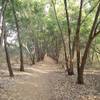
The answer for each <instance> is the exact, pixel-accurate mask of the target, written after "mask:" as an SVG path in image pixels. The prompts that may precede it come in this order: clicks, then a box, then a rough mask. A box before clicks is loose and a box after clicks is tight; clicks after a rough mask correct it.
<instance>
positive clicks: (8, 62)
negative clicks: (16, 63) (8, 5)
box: [4, 29, 14, 77]
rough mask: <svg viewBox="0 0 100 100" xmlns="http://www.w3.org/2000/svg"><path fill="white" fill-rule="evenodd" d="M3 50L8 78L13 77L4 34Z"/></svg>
mask: <svg viewBox="0 0 100 100" xmlns="http://www.w3.org/2000/svg"><path fill="white" fill-rule="evenodd" d="M4 30H5V29H4ZM4 48H5V53H6V61H7V65H8V70H9V75H10V77H13V76H14V74H13V71H12V68H11V62H10V56H9V53H8V49H7V41H6V32H5V33H4Z"/></svg>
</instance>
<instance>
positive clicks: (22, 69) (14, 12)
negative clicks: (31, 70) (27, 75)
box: [11, 0, 24, 71]
mask: <svg viewBox="0 0 100 100" xmlns="http://www.w3.org/2000/svg"><path fill="white" fill-rule="evenodd" d="M11 4H12V10H13V15H14V18H15V24H16V28H17V36H18V42H19V49H20V71H24V65H23V51H22V43H21V38H20V32H19V24H18V19H17V16H16V11H15V7H14V5H15V4H14V0H11Z"/></svg>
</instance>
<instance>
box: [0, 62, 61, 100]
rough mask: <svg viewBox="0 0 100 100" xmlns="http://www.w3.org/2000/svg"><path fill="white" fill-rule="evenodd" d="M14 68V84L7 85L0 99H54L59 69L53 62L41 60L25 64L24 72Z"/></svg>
mask: <svg viewBox="0 0 100 100" xmlns="http://www.w3.org/2000/svg"><path fill="white" fill-rule="evenodd" d="M17 67H18V66H16V68H15V70H16V71H15V78H14V79H12V81H13V82H14V84H13V85H12V86H9V87H8V89H7V93H6V95H5V96H2V97H1V98H0V100H56V94H55V84H56V80H58V79H57V75H58V78H59V69H58V68H57V66H56V65H55V64H53V63H52V64H50V63H49V64H48V63H47V62H41V63H38V64H36V65H34V66H25V72H19V71H17V69H18V68H17Z"/></svg>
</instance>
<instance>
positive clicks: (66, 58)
mask: <svg viewBox="0 0 100 100" xmlns="http://www.w3.org/2000/svg"><path fill="white" fill-rule="evenodd" d="M52 4H53V8H54V13H55V17H56V20H57V25H58V28H59V30H60V33H61V38H62V43H63V47H64V55H65V64H66V68H67V70H69V67H68V57H67V52H66V44H65V41H64V37H63V32H62V29H61V26H60V24H59V21H58V17H57V12H56V8H55V4H54V2H53V0H52ZM69 73H70V72H68V74H69Z"/></svg>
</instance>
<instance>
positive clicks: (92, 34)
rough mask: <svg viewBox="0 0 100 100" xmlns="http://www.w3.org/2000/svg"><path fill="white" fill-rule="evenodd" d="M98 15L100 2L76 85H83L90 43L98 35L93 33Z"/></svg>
mask: <svg viewBox="0 0 100 100" xmlns="http://www.w3.org/2000/svg"><path fill="white" fill-rule="evenodd" d="M99 14H100V2H99V5H98V8H97V12H96V15H95V19H94V22H93V25H92V28H91V31H90V35H89V38H88V42H87V44H86V47H85V51H84V54H83V57H82V61H81V65H80V67H79V68H80V70H78V73H79V74H81V75H79V74H78V76H77V77H78V78H77V83H78V84H83V83H84V79H83V72H84V66H85V64H86V60H87V55H88V53H89V50H90V47H91V43H92V41H93V39H94V38H95V37H96V36H97V35H98V34H96V33H95V27H96V24H97V20H98V16H99ZM79 68H78V69H79ZM81 72H82V73H81ZM79 79H80V80H79Z"/></svg>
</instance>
